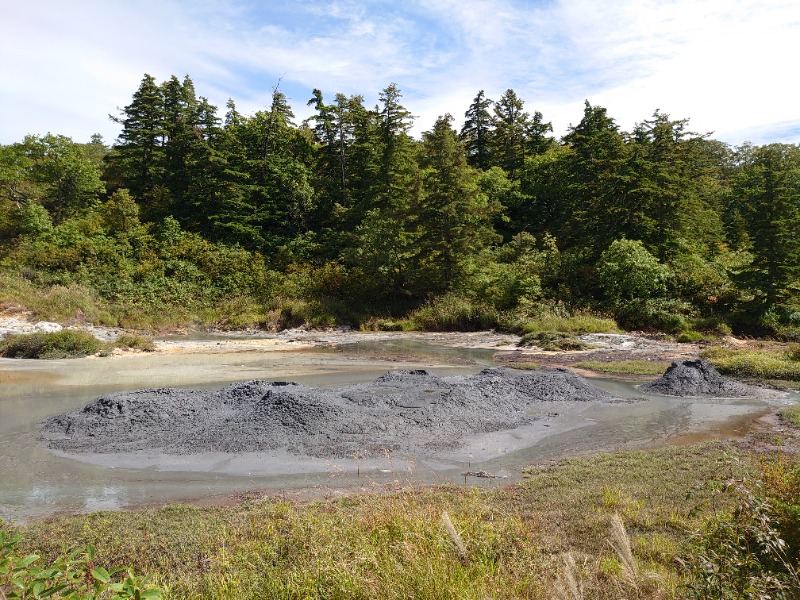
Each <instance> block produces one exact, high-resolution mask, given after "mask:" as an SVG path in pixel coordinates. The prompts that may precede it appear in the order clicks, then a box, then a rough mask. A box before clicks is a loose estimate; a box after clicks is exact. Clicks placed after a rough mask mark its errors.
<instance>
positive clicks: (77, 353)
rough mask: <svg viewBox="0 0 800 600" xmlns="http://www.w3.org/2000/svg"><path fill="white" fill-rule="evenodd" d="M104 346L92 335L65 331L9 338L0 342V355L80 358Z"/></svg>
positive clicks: (94, 352)
mask: <svg viewBox="0 0 800 600" xmlns="http://www.w3.org/2000/svg"><path fill="white" fill-rule="evenodd" d="M102 346H103V344H102V343H101V342H100V340H98V339H97V338H96V337H94V336H93V335H92V334H90V333H87V332H85V331H76V330H72V329H64V330H62V331H56V332H53V333H23V334H18V335H10V336H7V337H6V339H4V340H3V341H2V342H0V355H2V356H5V357H6V358H44V359H54V358H80V357H82V356H90V355H92V354H97V352H99V351H100V349H101V348H102Z"/></svg>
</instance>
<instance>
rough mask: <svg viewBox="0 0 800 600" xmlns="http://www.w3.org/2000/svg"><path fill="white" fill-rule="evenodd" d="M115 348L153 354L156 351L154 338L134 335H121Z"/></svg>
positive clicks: (115, 343)
mask: <svg viewBox="0 0 800 600" xmlns="http://www.w3.org/2000/svg"><path fill="white" fill-rule="evenodd" d="M113 346H114V347H115V348H123V349H127V350H141V351H143V352H152V351H153V350H155V349H156V347H155V344H154V343H153V338H150V337H145V336H143V335H136V334H132V333H123V334H121V335H120V336H119V337H118V338H117V339H116V340H114V343H113Z"/></svg>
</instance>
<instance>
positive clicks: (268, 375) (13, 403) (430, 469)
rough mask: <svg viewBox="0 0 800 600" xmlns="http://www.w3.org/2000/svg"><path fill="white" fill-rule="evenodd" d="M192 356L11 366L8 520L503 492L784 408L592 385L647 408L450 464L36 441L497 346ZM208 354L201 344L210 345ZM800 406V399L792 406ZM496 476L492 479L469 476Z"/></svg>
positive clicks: (377, 343)
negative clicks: (252, 390) (532, 470)
mask: <svg viewBox="0 0 800 600" xmlns="http://www.w3.org/2000/svg"><path fill="white" fill-rule="evenodd" d="M201 341H202V344H201V345H200V347H199V348H197V347H196V348H195V349H194V351H192V352H180V351H176V352H170V353H164V352H159V353H156V354H135V355H125V356H116V357H108V358H89V359H79V360H62V361H20V360H10V359H0V518H4V519H9V520H15V521H16V520H19V521H21V520H25V519H30V518H39V517H44V516H47V515H51V514H56V513H63V512H84V511H92V510H101V509H112V510H114V509H124V508H126V507H131V506H137V505H149V504H160V503H165V502H175V501H198V500H203V501H217V500H219V499H222V498H225V497H227V496H228V495H230V494H232V493H235V492H243V491H248V490H262V489H267V490H272V491H274V493H276V494H281V493H285V494H298V493H307V494H317V495H326V494H333V493H337V491H338V490H344V489H354V488H355V489H361V488H365V489H371V488H373V487H375V486H387V485H388V486H393V485H406V484H418V483H436V482H456V483H461V484H463V483H464V482H465V481H466V483H468V484H469V485H483V486H489V485H502V484H504V483H508V482H509V481H513V480H514V479H515V478H517V477H519V476H520V475H521V473H522V469H523V467H524V466H525V465H528V464H531V463H534V462H538V461H542V460H548V459H552V458H557V457H561V456H564V455H568V454H579V453H587V452H594V451H599V450H611V449H617V448H639V447H646V446H652V445H659V444H664V443H671V442H678V441H680V440H682V439H687V438H691V439H692V440H696V439H702V438H703V437H717V436H720V437H722V436H729V435H737V434H741V433H743V432H744V431H745V430H746V428H747V426H748V424H749V423H750V422H751V421H752V419H753V418H755V417H757V416H758V415H760V414H762V413H763V412H766V411H767V410H769V409H770V406H771V404H775V403H782V402H785V400H754V399H749V398H737V399H729V400H721V399H698V398H668V397H662V396H655V395H647V396H646V397H645V395H644V394H643V393H642V392H640V391H639V390H637V389H636V388H635V387H634V383H631V382H625V381H617V380H609V379H595V380H592V382H593V383H594V384H595V385H597V386H598V387H601V388H603V389H605V390H606V391H608V392H610V393H611V394H612V395H614V396H618V397H623V398H643V397H644V399H643V400H641V401H638V402H629V403H616V404H604V403H599V402H583V403H579V404H576V403H567V402H550V403H546V404H543V405H541V406H539V407H537V408H536V410H539V411H540V412H541V414H540V415H537V416H538V417H540V418H539V419H537V420H536V421H535V422H534V423H532V424H530V425H527V426H524V427H520V428H517V429H513V430H510V431H495V432H493V433H489V434H482V435H480V436H473V437H471V438H468V439H464V440H463V444H462V445H461V447H460V448H459V449H457V450H454V451H452V452H448V453H443V454H442V455H441V456H438V457H437V456H431V455H426V456H415V455H413V454H409V453H398V454H393V453H392V452H387V453H386V454H385V455H384V456H381V457H375V456H372V457H368V458H337V459H324V458H302V459H301V458H298V457H297V456H292V455H289V454H286V453H280V452H272V453H270V452H246V453H237V454H225V453H220V452H213V451H211V452H203V453H200V454H192V455H176V454H163V453H149V454H148V453H126V454H97V455H90V454H89V455H80V456H76V455H66V454H59V453H55V452H52V451H49V450H47V449H46V447H45V445H44V444H43V443H42V442H41V441H40V440H39V439H38V437H37V434H38V432H39V424H40V422H41V421H42V420H43V419H45V418H47V417H50V416H53V415H58V414H61V413H64V412H67V411H70V410H74V409H76V408H80V407H82V406H84V405H86V404H87V403H89V402H90V401H92V400H94V399H95V398H97V397H98V396H101V395H103V394H107V393H110V392H115V391H126V390H136V389H142V388H154V387H191V388H196V389H221V388H223V387H224V386H225V385H226V384H229V383H231V382H234V381H243V380H248V379H264V380H270V381H273V380H291V381H296V382H298V383H302V384H304V385H308V386H317V387H339V386H345V385H350V384H355V383H361V382H367V381H372V380H374V379H375V378H377V377H379V376H380V375H382V374H384V373H386V372H387V371H392V370H398V369H420V368H422V369H427V370H428V371H430V372H431V373H434V374H436V375H438V376H442V377H444V376H451V375H470V374H474V373H477V372H479V371H480V370H481V369H483V368H485V367H487V366H492V355H493V354H494V352H495V350H494V349H492V348H486V347H484V348H470V347H453V345H452V343H451V342H446V341H445V342H437V341H436V340H433V341H432V340H430V339H419V338H418V339H414V338H413V336H384V337H380V336H374V337H373V336H370V337H369V338H367V339H366V340H365V341H364V342H358V343H355V342H353V341H352V340H348V341H346V342H345V343H335V342H334V343H329V344H322V345H317V346H316V347H312V346H311V345H302V344H299V345H298V347H297V348H296V349H289V350H287V349H283V348H284V347H285V345H283V346H280V347H279V348H281V349H275V348H272V347H265V346H260V345H259V343H257V342H258V340H254V342H253V344H252V347H250V346H247V347H245V349H241V347H238V348H239V349H237V350H225V349H223V350H219V349H218V348H217V347H216V346H217V345H218V344H220V343H221V342H220V341H218V340H216V339H215V338H207V339H204V340H201ZM203 344H204V345H203ZM793 400H795V401H797V400H798V398H797V395H796V394H795V396H794V397H793ZM465 472H470V473H477V472H485V473H488V474H492V475H495V476H496V477H495V478H478V477H473V476H466V477H465V476H464V473H465Z"/></svg>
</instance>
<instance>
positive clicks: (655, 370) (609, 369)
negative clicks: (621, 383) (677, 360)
mask: <svg viewBox="0 0 800 600" xmlns="http://www.w3.org/2000/svg"><path fill="white" fill-rule="evenodd" d="M670 364H672V363H669V362H660V361H649V360H617V361H613V362H601V361H596V360H586V361H582V362H576V363H575V366H576V367H578V368H580V369H588V370H590V371H598V372H600V373H614V374H618V375H661V374H662V373H663V372H664V371H666V369H667V367H669V366H670Z"/></svg>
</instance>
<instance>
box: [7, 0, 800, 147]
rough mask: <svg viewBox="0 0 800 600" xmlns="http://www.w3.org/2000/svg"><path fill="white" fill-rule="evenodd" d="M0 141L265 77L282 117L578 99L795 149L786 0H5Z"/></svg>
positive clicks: (250, 98) (792, 5)
mask: <svg viewBox="0 0 800 600" xmlns="http://www.w3.org/2000/svg"><path fill="white" fill-rule="evenodd" d="M3 4H4V5H5V6H4V7H3V11H2V14H3V17H2V20H0V51H2V56H3V60H2V65H1V66H0V106H2V111H1V112H0V114H2V116H0V143H12V142H15V141H19V140H21V139H22V138H23V137H24V135H26V134H28V133H40V134H42V133H47V132H48V131H49V132H52V133H61V134H64V135H69V136H71V137H72V138H73V139H74V140H76V141H86V140H88V138H89V136H90V135H91V134H92V133H94V132H99V133H101V134H103V136H104V137H105V139H106V141H107V142H111V141H113V140H114V139H115V138H116V136H117V134H118V126H116V125H115V124H114V123H112V122H111V121H110V120H109V119H108V117H107V115H108V114H118V112H117V108H118V107H122V106H125V105H126V104H128V103H129V102H130V99H131V95H132V94H133V92H134V91H135V90H136V88H137V87H138V85H139V82H140V81H141V79H142V76H143V74H144V73H150V74H151V75H153V76H154V77H156V79H158V80H159V81H163V80H165V79H167V78H168V77H169V76H170V75H172V74H175V75H178V76H179V77H183V76H184V75H187V74H188V75H189V76H191V78H192V80H193V81H194V83H195V87H196V89H197V91H198V94H200V95H204V96H206V97H208V99H209V100H210V101H211V102H212V103H213V104H215V105H217V106H218V107H220V113H223V112H224V106H225V102H226V100H227V99H228V98H233V99H234V100H235V101H236V104H237V106H238V108H239V110H240V111H241V112H243V113H245V114H248V113H252V112H255V111H256V110H259V109H261V108H263V107H265V106H266V105H267V104H268V102H269V94H270V92H271V89H272V88H273V86H275V85H276V84H277V82H278V81H279V80H280V82H281V83H280V85H281V89H282V91H284V93H286V94H287V96H288V97H289V99H290V102H291V104H292V106H293V108H294V110H295V113H296V115H297V117H298V120H300V119H302V118H303V117H305V116H308V115H309V114H310V113H309V109H308V108H307V107H306V102H307V100H308V99H309V98H310V97H311V91H312V89H313V88H315V87H317V88H320V89H321V90H322V91H323V94H324V95H325V96H326V97H327V98H332V97H333V95H334V94H335V93H337V92H343V93H345V94H348V95H349V94H362V95H363V96H364V97H365V99H366V103H367V105H368V106H372V105H374V104H375V103H376V101H377V96H378V93H379V92H380V90H381V89H382V88H384V87H386V86H387V85H388V84H389V83H391V82H395V83H397V85H398V87H399V88H400V89H401V90H402V92H403V101H404V104H405V106H406V108H408V109H409V110H410V111H411V112H412V113H413V114H414V115H417V120H416V125H415V129H414V132H415V133H416V134H419V133H421V132H422V131H425V130H427V129H429V128H430V127H431V126H432V124H433V122H434V120H435V119H436V117H437V116H438V115H441V114H443V113H445V112H450V113H452V114H453V116H454V117H455V118H456V120H457V122H459V123H460V120H461V118H462V116H463V113H464V111H465V110H466V109H467V107H468V105H469V103H470V101H471V100H472V99H473V98H474V96H475V94H476V93H477V91H478V90H480V89H484V90H486V94H487V96H488V97H490V98H494V99H497V98H499V96H500V95H501V94H502V93H503V91H504V90H506V89H507V88H513V89H514V90H515V91H516V92H517V94H518V95H519V96H520V97H521V98H522V99H523V100H525V103H526V104H525V107H526V109H527V110H529V111H530V112H533V111H534V110H539V111H541V112H542V113H543V114H544V118H545V120H548V121H552V122H553V125H554V128H555V132H556V134H558V135H562V134H563V133H565V132H566V130H567V128H568V127H569V125H570V124H576V123H577V122H578V121H579V120H580V118H581V116H582V113H583V103H584V100H586V99H588V100H589V101H590V102H591V103H592V104H597V105H601V106H604V107H606V108H607V109H608V113H609V115H610V116H612V117H614V118H615V119H616V120H617V122H618V123H619V125H620V126H621V127H622V128H623V129H625V130H630V129H631V128H632V127H633V125H634V123H636V122H638V121H642V120H644V119H647V118H648V117H650V115H652V113H653V111H654V110H655V109H660V110H661V112H664V113H667V114H669V115H671V116H672V117H673V118H690V119H691V121H690V129H692V130H693V131H697V132H702V133H705V132H714V133H713V137H714V138H716V139H720V140H723V141H726V142H729V143H731V144H740V143H742V142H744V141H747V140H749V141H752V142H754V143H759V144H760V143H767V142H790V143H798V142H800V101H798V100H799V99H800V79H799V78H798V77H797V69H796V60H797V58H798V57H800V2H797V0H661V1H651V0H605V1H602V2H601V1H599V0H547V1H545V0H497V1H488V0H424V1H416V0H406V1H397V0H396V1H384V0H373V1H364V2H355V1H351V0H325V1H323V0H303V1H295V0H280V1H274V2H257V1H253V0H216V1H211V0H194V1H190V0H69V1H65V0H27V1H26V2H25V3H23V2H15V1H12V0H4V1H3Z"/></svg>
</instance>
